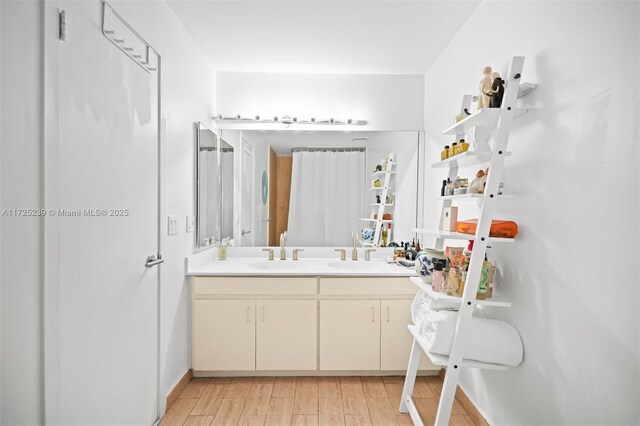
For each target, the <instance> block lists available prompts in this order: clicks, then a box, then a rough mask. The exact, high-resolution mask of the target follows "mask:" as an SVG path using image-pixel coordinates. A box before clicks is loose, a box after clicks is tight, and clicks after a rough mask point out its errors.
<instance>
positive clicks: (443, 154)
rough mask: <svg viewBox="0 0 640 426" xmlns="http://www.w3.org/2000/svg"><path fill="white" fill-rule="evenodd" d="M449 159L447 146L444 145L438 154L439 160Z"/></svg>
mask: <svg viewBox="0 0 640 426" xmlns="http://www.w3.org/2000/svg"><path fill="white" fill-rule="evenodd" d="M447 158H449V145H445V146H444V149H443V150H442V152H440V160H446V159H447Z"/></svg>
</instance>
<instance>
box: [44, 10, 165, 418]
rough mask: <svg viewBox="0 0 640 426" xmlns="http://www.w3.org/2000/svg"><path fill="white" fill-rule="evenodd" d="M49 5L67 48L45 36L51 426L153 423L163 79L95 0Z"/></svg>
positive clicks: (49, 34) (155, 411)
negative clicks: (117, 35) (148, 263)
mask: <svg viewBox="0 0 640 426" xmlns="http://www.w3.org/2000/svg"><path fill="white" fill-rule="evenodd" d="M45 4H46V8H45V13H46V14H47V15H46V19H47V20H48V21H47V25H48V26H51V25H54V23H53V22H52V21H54V20H55V21H57V9H60V10H64V12H65V15H66V40H65V41H60V40H58V39H57V32H51V31H46V32H45V33H46V34H47V35H46V36H45V37H46V39H45V43H46V47H45V48H46V56H47V61H49V62H47V66H48V67H49V68H47V69H46V79H45V81H46V83H45V84H46V87H45V88H46V90H45V92H46V96H47V97H48V98H45V99H46V102H47V105H48V106H50V107H51V109H50V110H49V112H48V113H46V114H48V115H46V117H49V118H51V117H56V118H55V120H53V119H52V120H53V121H54V122H52V123H49V122H48V121H47V126H50V127H48V130H49V131H51V132H55V131H56V129H57V131H58V134H57V145H55V146H49V145H47V144H45V145H47V146H46V147H45V150H46V151H47V153H48V155H45V160H44V161H45V164H44V167H45V173H47V175H46V176H47V179H46V180H45V181H46V182H45V199H46V203H47V208H48V209H50V210H49V212H50V213H49V216H48V217H47V218H46V222H45V243H46V244H47V246H46V247H48V248H50V250H45V252H44V257H45V295H46V298H45V302H44V304H45V306H44V309H45V315H46V321H45V323H46V325H45V326H46V330H47V331H46V332H45V333H46V334H45V348H46V350H45V359H46V361H45V377H47V383H46V385H47V386H46V395H45V398H46V407H47V408H46V416H47V419H46V420H47V424H83V425H89V424H91V425H98V424H109V425H124V424H127V425H133V424H135V425H149V424H153V423H154V422H155V421H156V419H157V417H158V390H157V384H158V296H157V295H158V285H159V282H158V280H159V272H158V271H159V268H160V266H159V265H157V266H153V267H145V259H146V258H147V257H148V256H150V255H157V253H158V249H159V234H158V229H159V227H158V222H159V219H158V214H159V213H158V210H159V209H158V206H159V203H158V193H159V176H158V150H159V137H158V99H157V78H158V77H157V73H155V72H151V73H148V72H146V71H144V70H143V69H142V68H141V67H140V66H139V65H138V64H136V63H135V62H133V60H132V59H131V58H129V57H128V56H126V55H125V54H124V53H123V52H122V51H121V50H119V49H118V48H117V47H116V46H115V45H114V44H113V43H111V42H110V41H109V40H107V38H106V37H105V36H104V35H103V34H102V32H101V28H102V16H103V3H102V2H100V1H99V0H90V1H82V2H79V1H59V2H45ZM52 9H53V10H52ZM52 12H53V13H54V14H55V15H54V16H52ZM55 24H56V25H55V26H56V27H57V22H55ZM124 37H125V38H128V36H124ZM49 38H51V39H53V40H50V39H49ZM52 64H55V65H52ZM56 114H57V115H56ZM34 119H35V118H34ZM53 209H60V210H59V211H57V212H56V213H55V216H54V213H51V212H52V210H53ZM86 209H93V211H88V210H86Z"/></svg>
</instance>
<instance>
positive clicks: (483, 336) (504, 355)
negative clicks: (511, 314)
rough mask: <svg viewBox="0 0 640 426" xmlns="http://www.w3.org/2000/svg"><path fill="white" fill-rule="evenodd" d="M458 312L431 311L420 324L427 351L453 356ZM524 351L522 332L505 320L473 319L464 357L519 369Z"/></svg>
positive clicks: (467, 336) (467, 335)
mask: <svg viewBox="0 0 640 426" xmlns="http://www.w3.org/2000/svg"><path fill="white" fill-rule="evenodd" d="M457 319H458V312H456V311H447V310H441V311H427V312H426V315H425V316H424V319H423V321H422V322H421V323H420V325H419V327H420V334H422V335H423V336H424V337H425V339H426V340H427V342H428V347H426V348H425V349H426V350H427V351H429V352H433V353H435V354H440V355H447V356H448V355H449V353H450V352H451V345H452V344H453V335H454V332H455V328H456V321H457ZM523 354H524V348H523V346H522V340H521V339H520V334H519V333H518V330H516V329H515V327H513V326H512V325H511V324H509V323H507V322H505V321H499V320H493V319H487V318H478V317H475V316H474V317H472V318H471V326H470V329H469V330H468V332H467V333H466V344H465V347H464V358H465V359H472V360H476V361H481V362H491V363H494V364H504V365H508V366H511V367H515V366H517V365H519V364H520V363H521V362H522V357H523Z"/></svg>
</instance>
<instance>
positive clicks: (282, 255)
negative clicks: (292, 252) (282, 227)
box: [280, 231, 287, 260]
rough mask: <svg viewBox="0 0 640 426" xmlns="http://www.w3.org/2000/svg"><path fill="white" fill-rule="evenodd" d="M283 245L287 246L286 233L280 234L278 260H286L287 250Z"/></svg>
mask: <svg viewBox="0 0 640 426" xmlns="http://www.w3.org/2000/svg"><path fill="white" fill-rule="evenodd" d="M285 244H287V231H284V232H283V233H282V234H280V260H287V249H286V248H285Z"/></svg>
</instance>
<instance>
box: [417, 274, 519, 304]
mask: <svg viewBox="0 0 640 426" xmlns="http://www.w3.org/2000/svg"><path fill="white" fill-rule="evenodd" d="M409 279H410V280H411V282H412V283H413V284H415V285H416V286H417V287H418V288H420V289H421V290H423V291H424V292H425V293H427V294H428V295H429V296H431V298H432V299H434V300H447V301H453V302H458V303H462V297H456V296H449V295H448V294H444V293H440V292H437V291H434V290H433V288H432V287H431V284H427V283H425V282H423V281H422V280H421V279H420V277H409ZM476 305H478V306H492V307H496V308H510V307H511V302H505V301H503V300H500V299H496V298H494V297H492V298H491V299H485V300H478V299H476Z"/></svg>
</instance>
